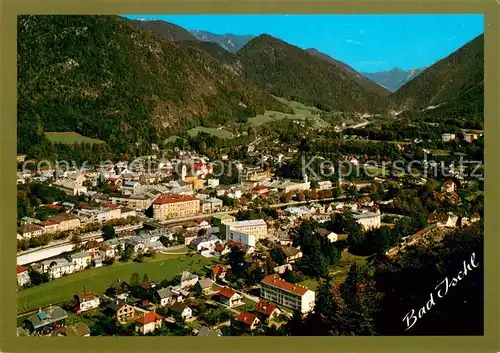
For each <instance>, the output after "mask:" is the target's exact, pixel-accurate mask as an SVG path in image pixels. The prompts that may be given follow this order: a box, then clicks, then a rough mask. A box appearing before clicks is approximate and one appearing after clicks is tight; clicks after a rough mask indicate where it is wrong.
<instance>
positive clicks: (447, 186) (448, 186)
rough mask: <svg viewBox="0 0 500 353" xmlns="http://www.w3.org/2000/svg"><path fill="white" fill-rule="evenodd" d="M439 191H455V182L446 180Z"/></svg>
mask: <svg viewBox="0 0 500 353" xmlns="http://www.w3.org/2000/svg"><path fill="white" fill-rule="evenodd" d="M441 192H446V193H448V194H450V193H452V192H455V183H454V182H453V181H452V180H447V181H445V183H444V184H443V187H442V188H441Z"/></svg>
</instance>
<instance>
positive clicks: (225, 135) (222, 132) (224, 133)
mask: <svg viewBox="0 0 500 353" xmlns="http://www.w3.org/2000/svg"><path fill="white" fill-rule="evenodd" d="M200 132H205V133H207V134H211V135H214V136H216V137H218V138H221V139H230V138H231V137H233V134H232V133H231V131H228V130H226V129H216V128H212V127H203V126H197V127H195V128H193V129H191V130H188V131H187V133H188V134H189V135H191V136H196V135H198V133H200Z"/></svg>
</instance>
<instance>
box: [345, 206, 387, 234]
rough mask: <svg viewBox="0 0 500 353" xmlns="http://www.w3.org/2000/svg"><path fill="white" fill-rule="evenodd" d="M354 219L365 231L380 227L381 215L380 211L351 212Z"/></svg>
mask: <svg viewBox="0 0 500 353" xmlns="http://www.w3.org/2000/svg"><path fill="white" fill-rule="evenodd" d="M352 215H353V217H354V219H355V220H356V221H357V222H358V223H359V224H361V226H362V227H363V230H364V231H365V232H366V231H368V230H371V229H377V228H380V223H381V217H380V212H377V213H374V212H369V211H365V210H361V211H355V212H352Z"/></svg>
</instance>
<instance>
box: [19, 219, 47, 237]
mask: <svg viewBox="0 0 500 353" xmlns="http://www.w3.org/2000/svg"><path fill="white" fill-rule="evenodd" d="M17 233H18V234H19V235H21V236H22V237H23V238H24V239H31V238H33V237H38V236H40V235H42V234H43V228H42V227H41V226H39V225H37V224H33V223H28V224H25V225H22V226H20V227H19V228H17Z"/></svg>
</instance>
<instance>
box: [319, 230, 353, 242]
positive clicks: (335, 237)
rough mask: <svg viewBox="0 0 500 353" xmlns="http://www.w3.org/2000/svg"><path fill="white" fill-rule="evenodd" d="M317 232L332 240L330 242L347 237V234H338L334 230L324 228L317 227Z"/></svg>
mask: <svg viewBox="0 0 500 353" xmlns="http://www.w3.org/2000/svg"><path fill="white" fill-rule="evenodd" d="M316 233H318V234H319V235H321V236H322V237H325V238H327V239H328V240H329V241H330V243H335V242H337V241H341V240H346V239H347V234H337V233H334V232H330V231H329V230H326V229H324V228H319V229H316Z"/></svg>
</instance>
